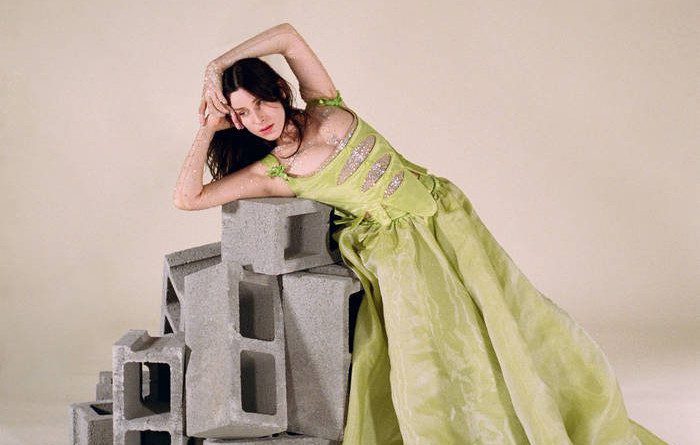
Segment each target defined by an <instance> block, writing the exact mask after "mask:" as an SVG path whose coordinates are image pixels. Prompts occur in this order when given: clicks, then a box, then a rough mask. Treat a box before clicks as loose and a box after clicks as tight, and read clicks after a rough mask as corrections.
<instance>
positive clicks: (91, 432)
mask: <svg viewBox="0 0 700 445" xmlns="http://www.w3.org/2000/svg"><path fill="white" fill-rule="evenodd" d="M70 415H71V419H72V422H73V425H72V426H71V430H70V443H71V445H112V401H111V400H98V401H94V402H85V403H74V404H72V405H70Z"/></svg>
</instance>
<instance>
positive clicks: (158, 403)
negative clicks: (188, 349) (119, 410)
mask: <svg viewBox="0 0 700 445" xmlns="http://www.w3.org/2000/svg"><path fill="white" fill-rule="evenodd" d="M124 381H125V382H130V383H131V384H125V385H124V402H125V403H124V417H125V418H126V419H136V418H138V417H144V416H149V415H153V414H162V413H167V412H170V365H169V364H168V363H151V362H129V363H125V364H124ZM149 443H150V442H149Z"/></svg>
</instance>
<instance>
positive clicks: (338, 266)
mask: <svg viewBox="0 0 700 445" xmlns="http://www.w3.org/2000/svg"><path fill="white" fill-rule="evenodd" d="M303 272H311V273H320V274H325V275H339V276H341V277H352V278H357V275H356V274H355V272H354V271H353V270H352V269H350V268H349V267H348V266H346V265H345V264H344V263H343V262H340V263H334V264H329V265H327V266H317V267H312V268H309V269H306V270H304V271H303Z"/></svg>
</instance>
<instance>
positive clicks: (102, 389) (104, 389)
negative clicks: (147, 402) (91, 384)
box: [95, 369, 150, 402]
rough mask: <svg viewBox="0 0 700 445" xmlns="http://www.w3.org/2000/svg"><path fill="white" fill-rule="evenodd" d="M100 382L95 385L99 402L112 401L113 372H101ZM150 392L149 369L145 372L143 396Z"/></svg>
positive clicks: (142, 385) (142, 386)
mask: <svg viewBox="0 0 700 445" xmlns="http://www.w3.org/2000/svg"><path fill="white" fill-rule="evenodd" d="M98 378H99V380H98V382H97V384H96V385H95V395H96V398H97V400H109V401H110V402H111V401H112V371H100V375H99V377H98ZM149 390H150V381H149V376H148V369H144V371H143V382H142V384H141V394H143V396H144V397H146V396H148V391H149Z"/></svg>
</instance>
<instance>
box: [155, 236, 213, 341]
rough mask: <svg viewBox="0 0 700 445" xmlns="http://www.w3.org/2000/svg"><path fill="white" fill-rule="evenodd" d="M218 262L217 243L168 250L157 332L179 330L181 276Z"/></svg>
mask: <svg viewBox="0 0 700 445" xmlns="http://www.w3.org/2000/svg"><path fill="white" fill-rule="evenodd" d="M219 262H221V243H220V242H215V243H209V244H204V245H202V246H197V247H193V248H190V249H185V250H180V251H177V252H171V253H169V254H167V255H165V259H164V261H163V299H162V304H161V319H162V323H161V327H160V328H161V331H160V334H161V335H165V334H170V333H173V332H178V331H183V330H184V323H183V322H182V317H181V315H180V312H181V306H182V301H183V300H184V298H185V277H186V276H187V275H189V274H191V273H193V272H197V271H198V270H202V269H206V268H207V267H210V266H213V265H214V264H216V263H219Z"/></svg>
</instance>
